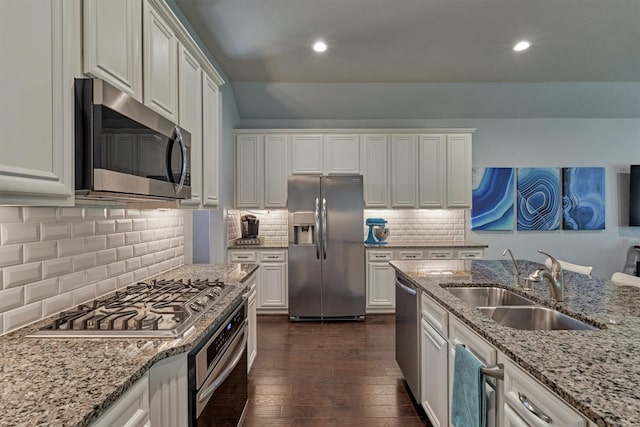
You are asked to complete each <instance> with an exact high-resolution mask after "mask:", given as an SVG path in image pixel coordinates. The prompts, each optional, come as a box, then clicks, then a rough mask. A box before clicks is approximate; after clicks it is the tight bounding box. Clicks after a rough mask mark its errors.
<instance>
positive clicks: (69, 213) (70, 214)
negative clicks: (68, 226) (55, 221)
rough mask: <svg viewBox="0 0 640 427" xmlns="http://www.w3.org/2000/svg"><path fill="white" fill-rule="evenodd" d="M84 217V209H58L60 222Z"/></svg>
mask: <svg viewBox="0 0 640 427" xmlns="http://www.w3.org/2000/svg"><path fill="white" fill-rule="evenodd" d="M84 217H85V212H84V208H60V209H59V210H58V218H59V219H61V220H68V221H72V220H81V219H84Z"/></svg>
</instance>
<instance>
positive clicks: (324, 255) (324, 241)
mask: <svg viewBox="0 0 640 427" xmlns="http://www.w3.org/2000/svg"><path fill="white" fill-rule="evenodd" d="M322 258H323V259H327V199H325V198H324V197H323V198H322Z"/></svg>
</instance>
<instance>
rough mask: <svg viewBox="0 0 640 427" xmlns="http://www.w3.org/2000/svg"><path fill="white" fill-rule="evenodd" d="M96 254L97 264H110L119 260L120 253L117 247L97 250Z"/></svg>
mask: <svg viewBox="0 0 640 427" xmlns="http://www.w3.org/2000/svg"><path fill="white" fill-rule="evenodd" d="M96 255H97V265H104V264H109V263H111V262H116V261H117V260H118V253H117V251H116V250H115V249H105V250H104V251H99V252H97V253H96Z"/></svg>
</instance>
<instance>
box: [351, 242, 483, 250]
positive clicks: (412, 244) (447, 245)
mask: <svg viewBox="0 0 640 427" xmlns="http://www.w3.org/2000/svg"><path fill="white" fill-rule="evenodd" d="M364 247H365V248H376V249H385V248H390V249H404V248H406V249H421V248H424V249H428V248H453V249H457V248H481V249H484V248H487V247H489V245H486V244H484V243H476V242H470V241H468V240H425V241H422V242H410V243H406V242H404V243H401V242H398V243H396V242H393V241H388V242H387V244H386V245H375V244H370V243H365V244H364Z"/></svg>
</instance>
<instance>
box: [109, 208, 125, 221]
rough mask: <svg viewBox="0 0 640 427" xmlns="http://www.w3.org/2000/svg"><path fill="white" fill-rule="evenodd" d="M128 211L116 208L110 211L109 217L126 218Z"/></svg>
mask: <svg viewBox="0 0 640 427" xmlns="http://www.w3.org/2000/svg"><path fill="white" fill-rule="evenodd" d="M125 212H126V210H125V209H119V208H114V209H109V211H108V213H107V215H108V217H109V218H114V219H115V218H124V217H125V216H126V215H125Z"/></svg>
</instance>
